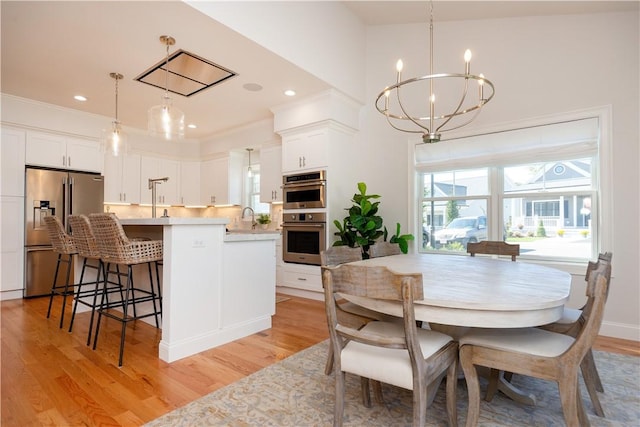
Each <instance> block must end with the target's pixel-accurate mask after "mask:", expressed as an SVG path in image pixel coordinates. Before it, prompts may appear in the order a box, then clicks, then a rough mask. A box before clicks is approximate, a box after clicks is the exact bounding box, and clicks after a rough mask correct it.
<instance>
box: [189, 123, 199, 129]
mask: <svg viewBox="0 0 640 427" xmlns="http://www.w3.org/2000/svg"><path fill="white" fill-rule="evenodd" d="M187 127H188V128H189V129H195V128H197V127H198V126H196V125H194V124H193V123H191V124H188V125H187Z"/></svg>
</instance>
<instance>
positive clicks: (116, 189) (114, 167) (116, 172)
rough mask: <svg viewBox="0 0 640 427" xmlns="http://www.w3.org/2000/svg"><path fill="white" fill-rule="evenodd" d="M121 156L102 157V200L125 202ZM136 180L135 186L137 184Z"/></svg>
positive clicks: (106, 201)
mask: <svg viewBox="0 0 640 427" xmlns="http://www.w3.org/2000/svg"><path fill="white" fill-rule="evenodd" d="M122 159H123V156H118V157H113V156H106V157H105V159H104V202H105V203H125V201H124V197H123V194H122V163H123V161H122ZM139 181H140V179H138V181H136V187H137V186H138V182H139Z"/></svg>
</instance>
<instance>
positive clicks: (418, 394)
mask: <svg viewBox="0 0 640 427" xmlns="http://www.w3.org/2000/svg"><path fill="white" fill-rule="evenodd" d="M426 418H427V384H425V382H424V381H421V382H420V383H419V385H416V384H415V380H414V389H413V425H414V426H423V425H424V424H425V422H426Z"/></svg>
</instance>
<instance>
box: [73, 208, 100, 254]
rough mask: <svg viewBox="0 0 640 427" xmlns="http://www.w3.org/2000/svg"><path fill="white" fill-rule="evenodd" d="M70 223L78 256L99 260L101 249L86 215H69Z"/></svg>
mask: <svg viewBox="0 0 640 427" xmlns="http://www.w3.org/2000/svg"><path fill="white" fill-rule="evenodd" d="M68 221H69V225H70V226H71V238H72V239H73V242H74V243H75V245H76V248H77V249H78V255H80V256H82V257H84V258H89V259H99V258H100V249H99V248H98V243H97V242H96V238H95V236H94V235H93V230H92V229H91V224H90V223H89V218H88V217H87V216H86V215H69V217H68Z"/></svg>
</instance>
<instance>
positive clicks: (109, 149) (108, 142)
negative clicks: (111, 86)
mask: <svg viewBox="0 0 640 427" xmlns="http://www.w3.org/2000/svg"><path fill="white" fill-rule="evenodd" d="M109 77H111V78H112V79H114V80H115V81H116V115H115V120H114V121H113V122H111V131H109V132H108V133H107V134H106V137H105V151H106V153H107V154H110V155H112V156H114V157H118V156H120V155H122V154H124V153H126V148H127V147H126V143H127V135H126V134H125V133H124V132H123V131H122V128H121V126H120V121H119V120H118V80H122V78H123V77H124V76H123V75H122V74H119V73H109Z"/></svg>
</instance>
